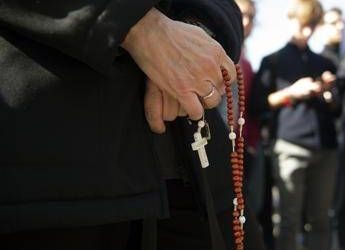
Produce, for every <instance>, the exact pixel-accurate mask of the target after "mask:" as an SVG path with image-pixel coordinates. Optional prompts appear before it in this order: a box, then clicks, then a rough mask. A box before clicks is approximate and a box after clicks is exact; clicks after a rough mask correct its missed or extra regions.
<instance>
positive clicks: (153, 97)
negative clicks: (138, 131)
mask: <svg viewBox="0 0 345 250" xmlns="http://www.w3.org/2000/svg"><path fill="white" fill-rule="evenodd" d="M144 108H145V116H146V120H147V122H148V124H149V126H150V128H151V130H152V131H153V132H155V133H158V134H161V133H164V132H165V124H164V120H163V94H162V92H161V91H160V90H159V89H158V88H157V87H156V85H154V84H152V83H151V82H150V81H148V83H147V86H146V93H145V99H144Z"/></svg>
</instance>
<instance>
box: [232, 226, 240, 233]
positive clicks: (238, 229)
mask: <svg viewBox="0 0 345 250" xmlns="http://www.w3.org/2000/svg"><path fill="white" fill-rule="evenodd" d="M232 228H233V230H234V232H241V230H242V229H241V226H239V225H234V226H233V227H232Z"/></svg>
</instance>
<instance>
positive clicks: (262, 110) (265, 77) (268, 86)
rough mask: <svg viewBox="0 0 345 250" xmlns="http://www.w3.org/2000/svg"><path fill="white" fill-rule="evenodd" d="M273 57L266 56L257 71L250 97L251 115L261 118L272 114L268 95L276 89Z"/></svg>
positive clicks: (266, 117) (267, 117) (265, 118)
mask: <svg viewBox="0 0 345 250" xmlns="http://www.w3.org/2000/svg"><path fill="white" fill-rule="evenodd" d="M272 58H273V57H272V56H271V57H265V58H264V59H263V60H262V62H261V64H260V68H259V70H258V72H257V73H256V75H255V77H254V80H253V86H252V91H251V95H250V98H249V110H248V112H249V113H250V115H252V116H254V117H257V118H259V120H261V121H263V120H267V119H269V116H270V115H271V108H270V106H269V103H268V96H269V95H270V94H271V93H273V92H274V91H275V89H276V88H275V72H274V71H275V70H274V67H273V66H272V62H271V61H272V60H273V59H272Z"/></svg>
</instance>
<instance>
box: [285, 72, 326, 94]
mask: <svg viewBox="0 0 345 250" xmlns="http://www.w3.org/2000/svg"><path fill="white" fill-rule="evenodd" d="M321 90H322V87H321V85H320V84H319V83H317V82H315V81H314V80H313V79H312V78H311V77H303V78H301V79H299V80H297V81H296V82H295V83H293V84H292V85H291V86H290V87H288V88H286V89H285V91H286V92H287V93H288V95H289V96H290V97H292V98H294V99H298V100H300V99H306V98H309V97H310V96H312V95H315V94H319V93H320V92H321Z"/></svg>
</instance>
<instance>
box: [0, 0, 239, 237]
mask: <svg viewBox="0 0 345 250" xmlns="http://www.w3.org/2000/svg"><path fill="white" fill-rule="evenodd" d="M158 2H159V1H153V0H140V1H135V0H108V1H105V0H97V1H96V0H75V1H53V0H41V1H36V0H7V1H6V0H1V1H0V149H1V150H0V232H10V231H16V230H22V229H32V228H42V227H56V226H59V227H60V226H69V225H96V224H103V223H111V222H117V221H121V220H128V219H135V218H145V217H152V216H153V217H163V216H166V215H167V214H168V209H167V202H166V193H165V188H164V181H163V180H162V178H161V176H160V172H159V166H158V162H157V160H156V159H157V157H156V155H157V153H159V152H156V151H155V150H154V149H153V146H152V143H153V134H152V133H151V132H150V129H149V127H148V125H147V123H146V120H145V117H144V111H143V95H144V77H145V76H144V74H143V73H142V72H141V71H140V69H139V68H138V67H137V66H136V64H135V63H134V62H133V60H132V59H131V58H130V56H129V55H128V54H126V53H125V52H123V51H120V49H119V47H118V46H119V44H120V43H121V41H122V39H123V38H124V36H125V34H126V33H127V32H128V30H129V29H130V27H131V26H133V25H134V24H135V23H136V22H137V21H138V20H139V19H140V18H141V17H142V16H143V15H145V13H146V12H147V11H148V10H149V9H150V8H152V7H153V6H155V5H156V4H158ZM182 9H183V10H187V9H189V10H190V12H189V13H203V12H204V11H205V10H207V15H204V16H203V15H200V14H196V15H197V16H199V17H204V18H205V19H204V20H203V21H204V22H205V23H207V25H208V26H210V27H211V28H212V29H214V30H215V32H216V34H217V39H218V40H219V41H220V42H221V43H222V44H223V45H224V47H225V48H226V50H227V51H228V52H229V54H230V55H231V57H232V58H233V59H235V60H237V59H238V55H239V53H240V45H241V29H242V26H241V19H240V14H239V12H238V9H237V7H236V6H235V5H234V3H233V2H232V1H222V0H214V1H211V0H203V1H202V0H185V1H178V0H176V1H172V3H171V5H170V11H171V12H170V13H171V15H172V16H178V13H179V11H180V10H182ZM220 31H222V32H220ZM211 117H216V118H214V119H219V117H218V116H217V115H216V114H211ZM210 122H211V123H213V121H210ZM214 123H216V121H215V122H214ZM220 123H221V122H220ZM176 126H179V127H180V128H181V131H182V130H183V128H184V127H185V125H178V124H177V125H176ZM217 126H220V125H217ZM221 130H222V131H221ZM183 131H185V130H183ZM218 132H219V133H220V137H219V139H217V136H216V135H215V139H214V140H215V141H216V140H219V141H218V144H216V143H215V142H213V144H212V143H211V145H209V150H210V155H211V159H212V158H213V159H214V162H216V165H218V167H217V168H213V169H210V170H208V171H209V176H210V182H211V186H212V190H213V191H214V192H215V193H216V191H217V197H216V200H219V205H217V207H218V209H222V208H224V207H225V206H230V202H231V197H232V196H231V183H230V172H229V170H228V163H227V160H228V159H227V151H228V149H227V148H226V147H223V146H225V145H226V144H227V143H228V142H226V137H227V136H226V131H225V128H223V127H222V128H220V129H218ZM222 132H224V133H222ZM223 138H224V139H223ZM188 139H190V138H188ZM186 145H187V146H188V144H186V143H184V142H182V143H181V144H180V147H187V146H186ZM212 145H213V146H212ZM182 151H185V152H187V151H188V152H189V151H190V152H191V149H190V148H188V149H184V150H182ZM216 151H219V152H217V153H218V154H219V155H221V157H220V156H219V155H218V156H217V157H214V156H213V157H212V152H216ZM191 154H193V153H191ZM213 155H214V154H213ZM192 157H194V155H193V156H192ZM191 172H193V173H195V171H194V170H193V171H191ZM196 172H197V171H196ZM195 179H196V180H197V179H198V177H197V176H196V177H195ZM212 180H213V181H212ZM225 197H227V198H226V200H227V201H229V202H225V203H224V202H221V201H222V200H225ZM216 203H217V202H216Z"/></svg>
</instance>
